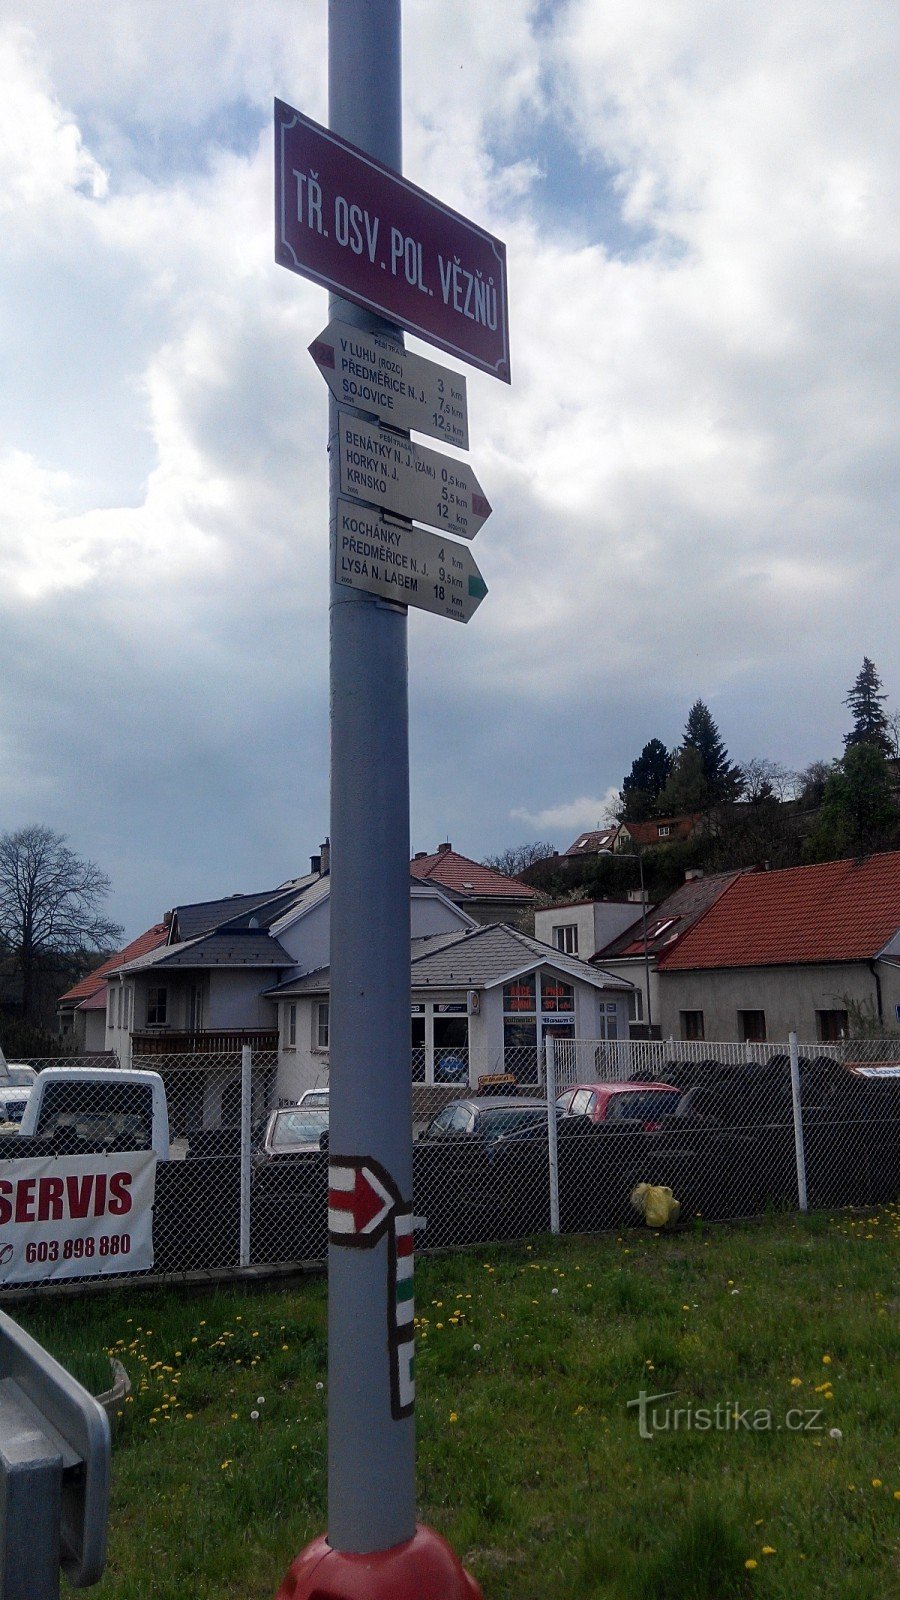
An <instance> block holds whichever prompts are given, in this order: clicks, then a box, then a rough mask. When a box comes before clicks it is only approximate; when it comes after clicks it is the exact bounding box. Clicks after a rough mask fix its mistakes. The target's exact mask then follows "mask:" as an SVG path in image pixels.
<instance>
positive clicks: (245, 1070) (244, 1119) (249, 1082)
mask: <svg viewBox="0 0 900 1600" xmlns="http://www.w3.org/2000/svg"><path fill="white" fill-rule="evenodd" d="M252 1062H253V1051H252V1050H251V1047H250V1045H249V1044H245V1045H242V1047H241V1213H240V1217H241V1221H240V1254H239V1260H240V1264H241V1266H242V1267H249V1265H250V1109H251V1102H252V1098H253V1079H252Z"/></svg>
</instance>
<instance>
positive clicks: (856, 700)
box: [844, 656, 891, 756]
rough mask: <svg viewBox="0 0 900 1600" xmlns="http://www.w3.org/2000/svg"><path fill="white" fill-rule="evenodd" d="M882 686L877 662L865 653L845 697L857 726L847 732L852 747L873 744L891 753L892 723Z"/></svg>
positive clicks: (884, 752) (882, 750)
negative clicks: (885, 708)
mask: <svg viewBox="0 0 900 1600" xmlns="http://www.w3.org/2000/svg"><path fill="white" fill-rule="evenodd" d="M880 690H881V679H880V678H879V676H878V673H877V671H876V670H875V663H874V662H873V661H870V660H869V658H868V656H863V664H862V666H861V667H860V669H859V672H858V673H857V676H856V682H855V683H854V685H853V688H852V689H851V690H850V693H849V694H848V695H847V696H846V698H845V700H844V705H845V706H849V707H850V710H851V711H852V712H853V727H852V728H851V730H850V732H849V733H848V734H845V736H844V744H845V745H846V747H847V749H848V750H849V749H851V748H852V746H853V745H857V744H871V745H874V746H875V748H876V749H877V750H880V751H881V752H882V754H884V755H886V756H888V755H890V754H891V737H890V724H889V722H888V718H887V716H886V714H885V712H884V711H883V710H882V709H881V702H882V700H886V699H887V695H885V694H881V693H880Z"/></svg>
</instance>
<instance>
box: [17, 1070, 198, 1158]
mask: <svg viewBox="0 0 900 1600" xmlns="http://www.w3.org/2000/svg"><path fill="white" fill-rule="evenodd" d="M10 1070H11V1071H12V1070H15V1069H13V1068H11V1069H10ZM26 1070H31V1069H26ZM9 1092H10V1093H12V1089H11V1088H10V1091H9ZM2 1093H3V1084H2V1074H0V1098H2ZM13 1137H22V1138H30V1139H38V1140H40V1141H42V1142H44V1141H45V1142H46V1143H47V1145H48V1146H50V1147H52V1148H53V1149H55V1150H60V1151H62V1150H64V1149H71V1150H72V1151H74V1150H77V1149H86V1150H88V1149H93V1150H103V1149H111V1148H116V1149H119V1150H150V1149H152V1150H155V1151H156V1154H157V1157H158V1158H159V1160H160V1161H168V1159H169V1154H170V1152H169V1114H168V1108H167V1106H166V1091H165V1086H164V1084H163V1081H162V1078H161V1077H160V1075H159V1073H158V1072H140V1071H137V1070H130V1069H125V1068H121V1067H99V1068H98V1067H77V1066H72V1067H62V1066H60V1067H45V1068H44V1070H43V1072H39V1073H37V1074H35V1079H34V1082H33V1083H32V1085H31V1088H30V1089H29V1091H28V1097H27V1099H26V1101H25V1108H24V1111H23V1113H22V1120H21V1122H20V1123H19V1124H18V1128H17V1129H16V1130H14V1131H13ZM0 1153H2V1155H4V1156H6V1155H8V1154H9V1153H10V1152H8V1151H7V1150H3V1151H2V1152H0Z"/></svg>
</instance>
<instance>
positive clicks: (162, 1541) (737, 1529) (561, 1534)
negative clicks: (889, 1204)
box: [13, 1208, 900, 1600]
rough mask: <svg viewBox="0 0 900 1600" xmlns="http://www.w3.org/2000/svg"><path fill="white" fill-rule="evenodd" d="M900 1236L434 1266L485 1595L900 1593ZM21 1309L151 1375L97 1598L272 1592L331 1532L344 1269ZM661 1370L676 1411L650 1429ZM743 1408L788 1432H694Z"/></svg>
mask: <svg viewBox="0 0 900 1600" xmlns="http://www.w3.org/2000/svg"><path fill="white" fill-rule="evenodd" d="M898 1240H900V1211H898V1210H897V1209H896V1208H890V1209H887V1210H884V1211H880V1212H878V1213H877V1214H872V1215H868V1214H867V1215H865V1216H863V1215H859V1214H857V1215H856V1216H852V1217H851V1216H850V1215H849V1214H847V1213H839V1214H836V1215H834V1216H831V1217H829V1216H814V1217H810V1218H808V1219H806V1220H795V1219H790V1218H788V1219H780V1218H779V1219H771V1220H767V1221H765V1222H762V1223H760V1224H758V1225H755V1226H753V1227H743V1228H738V1227H706V1226H705V1225H700V1224H699V1223H698V1224H697V1226H696V1229H695V1230H687V1231H682V1232H680V1233H677V1234H673V1235H656V1234H653V1233H650V1232H646V1231H645V1232H640V1233H638V1232H630V1233H627V1234H623V1235H622V1236H621V1237H619V1238H616V1237H614V1236H611V1235H605V1236H602V1237H599V1236H598V1237H594V1238H589V1239H585V1238H577V1239H575V1238H570V1239H548V1238H544V1237H542V1238H540V1239H537V1240H535V1241H534V1242H533V1243H532V1244H530V1245H526V1244H521V1245H519V1244H516V1245H511V1246H504V1247H502V1248H500V1247H497V1248H491V1249H485V1250H484V1251H482V1252H480V1253H475V1252H469V1253H464V1254H459V1255H456V1256H445V1257H443V1258H435V1259H429V1260H423V1259H420V1261H419V1263H418V1265H417V1304H418V1309H419V1313H420V1315H419V1329H420V1341H419V1353H418V1357H417V1386H418V1406H417V1417H418V1435H419V1452H418V1480H419V1488H418V1495H419V1514H420V1516H421V1517H422V1519H423V1520H424V1521H426V1522H429V1523H431V1524H432V1525H433V1526H434V1527H436V1528H437V1529H438V1530H439V1531H440V1532H442V1533H443V1534H445V1535H446V1537H447V1538H449V1539H450V1541H451V1543H452V1544H453V1545H454V1547H455V1548H456V1549H457V1551H458V1552H459V1553H460V1554H461V1555H462V1556H463V1558H464V1560H465V1561H466V1563H467V1565H468V1566H469V1567H470V1568H471V1570H473V1571H474V1573H475V1575H476V1576H477V1577H478V1579H479V1581H480V1583H481V1585H482V1587H483V1589H484V1592H485V1595H486V1597H487V1600H579V1597H589V1596H598V1597H600V1596H603V1597H609V1600H727V1597H729V1596H760V1597H764V1600H776V1597H778V1600H798V1597H802V1596H807V1595H808V1596H816V1597H817V1600H818V1597H822V1600H826V1597H829V1596H834V1597H835V1600H837V1597H840V1600H889V1597H891V1596H894V1595H900V1559H898V1551H900V1544H898V1528H900V1463H898V1435H900V1428H898V1423H900V1382H898V1363H897V1353H898V1351H897V1311H898V1306H900V1299H898V1296H900V1286H898V1273H897V1265H898ZM13 1314H14V1315H15V1316H16V1318H17V1319H18V1320H19V1321H20V1322H21V1323H23V1325H24V1326H25V1327H27V1328H28V1329H29V1330H30V1331H31V1332H32V1333H34V1334H35V1335H36V1336H37V1337H38V1338H39V1339H41V1340H42V1341H43V1342H44V1343H45V1344H46V1345H47V1346H48V1348H50V1349H51V1350H52V1351H53V1352H54V1354H56V1355H57V1356H59V1357H60V1358H61V1359H62V1360H63V1361H64V1362H66V1364H67V1365H69V1366H70V1367H71V1369H72V1370H73V1371H75V1372H76V1374H77V1375H78V1376H80V1377H82V1379H83V1381H86V1382H88V1383H89V1384H90V1385H91V1386H92V1387H93V1388H95V1389H99V1388H102V1387H104V1386H105V1385H106V1381H107V1371H106V1364H105V1361H104V1360H103V1359H102V1353H103V1352H104V1351H109V1352H110V1353H113V1354H116V1355H118V1356H119V1358H120V1359H121V1360H122V1361H123V1362H124V1364H125V1366H126V1368H127V1370H128V1371H129V1373H130V1375H131V1377H132V1381H133V1383H134V1397H133V1400H132V1401H131V1402H130V1403H129V1404H127V1405H126V1407H125V1410H124V1414H123V1417H122V1420H121V1422H120V1423H119V1424H118V1425H117V1429H116V1434H115V1440H114V1451H113V1494H112V1506H111V1514H110V1541H109V1543H110V1549H109V1563H108V1568H107V1575H106V1577H105V1579H104V1581H103V1582H102V1583H101V1584H100V1585H99V1586H98V1587H97V1589H95V1590H94V1591H93V1592H94V1593H95V1594H96V1595H97V1596H98V1600H101V1597H102V1600H112V1597H116V1600H148V1596H152V1597H153V1600H189V1597H190V1600H214V1597H215V1600H221V1597H223V1596H235V1597H237V1596H240V1597H241V1600H262V1597H267V1600H271V1597H273V1596H274V1594H275V1592H276V1590H277V1587H278V1584H279V1582H280V1580H281V1577H282V1575H283V1573H284V1571H285V1569H286V1567H287V1565H288V1563H289V1561H290V1560H291V1558H292V1557H293V1556H294V1555H295V1554H296V1553H297V1551H298V1550H299V1549H300V1548H301V1547H302V1546H303V1545H304V1544H305V1543H306V1541H307V1540H308V1539H310V1538H311V1537H313V1536H314V1535H316V1534H318V1533H320V1532H321V1531H322V1530H323V1529H324V1526H325V1517H326V1507H325V1459H324V1449H325V1414H326V1403H327V1387H326V1385H327V1371H326V1331H325V1330H326V1320H325V1284H324V1282H323V1281H322V1280H310V1281H306V1282H300V1283H293V1284H292V1285H291V1286H290V1287H284V1286H279V1287H273V1288H271V1289H264V1290H260V1289H259V1288H256V1289H254V1290H252V1291H251V1290H248V1289H244V1288H238V1287H236V1288H230V1289H223V1290H221V1291H217V1292H215V1293H203V1294H197V1293H187V1292H185V1293H183V1294H182V1293H177V1292H174V1291H165V1292H164V1291H160V1290H151V1289H147V1290H139V1289H136V1288H132V1289H129V1290H114V1291H110V1292H109V1293H108V1294H105V1295H98V1296H92V1297H89V1298H84V1299H75V1300H71V1301H68V1300H67V1301H65V1302H60V1301H59V1300H56V1301H53V1302H51V1301H48V1300H45V1301H43V1302H41V1301H39V1300H35V1301H32V1302H30V1303H29V1304H28V1305H27V1306H24V1305H20V1306H17V1307H14V1308H13ZM641 1389H644V1390H645V1391H647V1392H649V1393H651V1394H660V1393H662V1392H663V1391H670V1390H675V1391H677V1394H676V1396H675V1397H674V1398H672V1399H671V1400H669V1401H668V1402H666V1403H667V1404H668V1405H669V1406H670V1407H674V1406H677V1407H679V1408H681V1410H682V1417H681V1420H680V1422H679V1427H678V1429H677V1430H674V1429H672V1428H671V1427H670V1429H669V1431H658V1432H656V1433H655V1435H654V1437H653V1438H651V1439H644V1438H641V1437H640V1435H639V1431H638V1415H637V1411H636V1410H635V1409H634V1408H629V1407H628V1401H629V1400H632V1399H635V1398H636V1397H637V1396H638V1394H639V1393H640V1391H641ZM733 1403H737V1405H738V1408H739V1410H740V1411H741V1412H742V1413H746V1412H748V1411H749V1416H750V1418H753V1415H754V1412H757V1411H759V1412H762V1411H766V1412H768V1413H770V1414H771V1422H772V1425H771V1429H769V1430H767V1431H759V1429H757V1431H749V1430H748V1429H746V1428H745V1427H744V1426H743V1424H742V1423H735V1422H734V1420H733V1418H732V1417H731V1416H729V1417H728V1423H729V1425H728V1428H727V1429H726V1428H725V1427H724V1426H723V1427H720V1428H716V1427H714V1426H711V1427H710V1428H708V1429H707V1430H706V1431H698V1430H697V1429H696V1428H695V1429H694V1430H687V1429H686V1428H685V1426H684V1412H685V1411H686V1409H687V1408H688V1407H689V1406H692V1407H693V1408H694V1413H695V1415H694V1420H695V1422H696V1420H697V1418H696V1410H697V1408H704V1407H705V1408H708V1409H709V1411H710V1412H713V1411H714V1408H715V1406H716V1405H717V1404H719V1405H720V1407H721V1408H722V1409H721V1411H720V1420H722V1421H723V1422H724V1420H725V1416H726V1412H727V1411H729V1410H730V1406H731V1404H733ZM662 1404H663V1402H660V1403H659V1405H660V1406H662ZM791 1408H795V1409H796V1410H798V1411H803V1412H804V1413H806V1414H807V1416H808V1415H809V1414H810V1413H814V1412H815V1413H819V1415H818V1416H817V1417H815V1418H813V1425H812V1427H811V1428H809V1429H806V1428H803V1429H800V1430H797V1431H792V1430H790V1429H789V1428H787V1427H786V1425H785V1421H784V1419H785V1416H786V1413H787V1412H788V1410H790V1409H791ZM657 1409H659V1407H658V1408H657ZM253 1412H258V1417H256V1418H254V1417H253V1416H252V1415H251V1414H252V1413H253ZM660 1420H661V1421H664V1420H665V1419H664V1418H660ZM757 1420H758V1419H757ZM794 1420H796V1418H795V1419H794ZM670 1421H671V1418H670ZM779 1424H780V1426H779ZM832 1430H839V1434H840V1436H839V1437H833V1436H832Z"/></svg>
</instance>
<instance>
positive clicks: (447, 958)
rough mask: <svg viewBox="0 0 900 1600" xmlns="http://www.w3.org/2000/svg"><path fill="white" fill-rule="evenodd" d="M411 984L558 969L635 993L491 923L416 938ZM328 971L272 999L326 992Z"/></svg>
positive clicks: (293, 982) (458, 985) (468, 983)
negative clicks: (538, 969)
mask: <svg viewBox="0 0 900 1600" xmlns="http://www.w3.org/2000/svg"><path fill="white" fill-rule="evenodd" d="M410 961H411V974H410V975H411V981H412V988H413V990H414V991H419V990H422V989H485V988H490V987H491V986H492V985H493V984H495V983H500V982H501V981H502V980H503V979H504V978H506V977H508V976H509V975H510V974H511V973H514V972H523V971H528V970H529V969H530V968H532V967H538V966H542V965H543V966H548V967H554V968H555V969H556V971H557V972H564V973H566V974H567V975H568V976H569V977H571V978H577V979H578V980H579V981H580V982H582V983H588V984H590V985H591V987H592V988H595V989H598V988H603V989H606V988H609V989H620V990H621V989H626V990H627V989H631V988H632V987H633V985H632V984H630V983H629V982H628V979H627V978H614V977H613V976H612V975H611V974H610V973H608V972H600V971H598V970H597V968H596V967H594V966H590V965H589V964H588V962H586V961H579V960H578V958H577V957H576V956H565V955H563V954H562V952H561V951H559V950H556V949H555V948H554V947H553V945H549V944H542V942H541V940H540V939H532V938H530V936H529V935H528V934H527V933H520V932H519V930H518V928H511V927H508V926H507V924H506V923H502V922H499V923H498V922H491V923H488V924H487V925H486V926H484V927H480V928H474V929H473V930H472V931H471V932H468V931H465V932H458V933H439V934H435V935H434V936H432V937H430V938H425V939H413V941H412V944H411V947H410ZM328 987H329V969H328V968H327V967H320V968H319V969H318V971H316V972H307V973H305V974H304V975H303V977H301V978H289V979H288V980H287V981H286V982H285V983H282V984H279V985H278V987H277V989H270V990H269V991H268V992H269V994H272V995H275V994H277V995H279V996H280V997H285V996H288V995H295V994H296V995H302V994H326V993H327V992H328Z"/></svg>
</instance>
